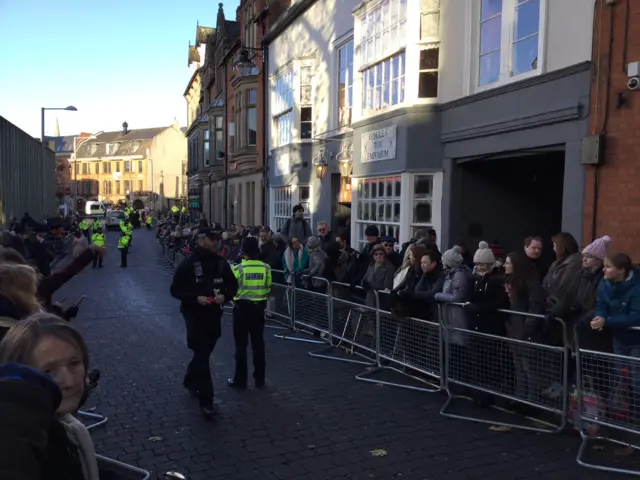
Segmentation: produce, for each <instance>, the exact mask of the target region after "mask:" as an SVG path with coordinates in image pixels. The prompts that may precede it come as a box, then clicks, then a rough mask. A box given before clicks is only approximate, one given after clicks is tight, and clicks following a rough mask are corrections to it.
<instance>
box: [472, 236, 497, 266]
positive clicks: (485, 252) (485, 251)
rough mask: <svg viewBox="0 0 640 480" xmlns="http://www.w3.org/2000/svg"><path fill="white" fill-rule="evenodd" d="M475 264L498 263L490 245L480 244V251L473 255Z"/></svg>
mask: <svg viewBox="0 0 640 480" xmlns="http://www.w3.org/2000/svg"><path fill="white" fill-rule="evenodd" d="M473 263H486V264H489V263H490V264H494V263H496V257H495V255H494V254H493V252H492V251H491V249H490V248H489V244H488V243H487V242H485V241H482V242H480V243H479V244H478V249H477V250H476V253H475V254H474V255H473Z"/></svg>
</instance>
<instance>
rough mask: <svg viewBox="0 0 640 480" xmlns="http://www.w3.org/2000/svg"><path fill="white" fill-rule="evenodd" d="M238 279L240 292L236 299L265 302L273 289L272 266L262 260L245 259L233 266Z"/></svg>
mask: <svg viewBox="0 0 640 480" xmlns="http://www.w3.org/2000/svg"><path fill="white" fill-rule="evenodd" d="M233 274H234V275H235V277H236V280H238V293H237V295H236V296H235V297H234V300H235V301H238V300H248V301H250V302H264V301H266V300H267V298H268V296H269V292H270V291H271V268H270V267H269V265H267V264H266V263H264V262H261V261H260V260H243V261H242V263H241V264H240V265H236V266H234V267H233Z"/></svg>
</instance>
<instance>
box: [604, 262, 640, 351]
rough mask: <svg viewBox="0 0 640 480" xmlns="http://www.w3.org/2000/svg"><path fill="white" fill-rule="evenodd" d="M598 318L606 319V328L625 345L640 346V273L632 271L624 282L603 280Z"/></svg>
mask: <svg viewBox="0 0 640 480" xmlns="http://www.w3.org/2000/svg"><path fill="white" fill-rule="evenodd" d="M595 316H596V317H603V318H604V319H605V322H604V326H605V328H608V329H611V331H612V332H613V338H614V339H615V340H616V341H618V342H620V343H623V344H625V345H640V330H630V329H629V327H640V271H638V270H632V271H631V273H630V274H629V276H628V277H627V279H626V280H625V281H624V282H616V283H613V282H611V281H609V280H606V279H605V280H603V281H601V282H600V286H599V287H598V298H597V301H596V312H595Z"/></svg>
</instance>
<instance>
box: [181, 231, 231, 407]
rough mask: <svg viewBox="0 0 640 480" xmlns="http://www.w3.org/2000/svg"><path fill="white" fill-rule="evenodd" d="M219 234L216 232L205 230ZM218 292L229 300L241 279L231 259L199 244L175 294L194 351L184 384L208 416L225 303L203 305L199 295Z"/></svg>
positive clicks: (188, 343)
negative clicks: (212, 365) (212, 360)
mask: <svg viewBox="0 0 640 480" xmlns="http://www.w3.org/2000/svg"><path fill="white" fill-rule="evenodd" d="M205 234H207V235H209V236H213V235H216V234H214V233H213V232H212V231H208V232H205ZM216 291H218V292H219V293H220V294H222V295H224V298H225V300H226V301H229V300H231V299H232V298H233V297H234V296H235V295H236V293H237V291H238V282H237V280H236V278H235V276H234V275H233V272H232V270H231V267H230V266H229V264H228V263H227V261H226V260H225V259H224V258H222V257H221V256H220V255H218V254H217V253H215V252H211V251H208V250H206V249H204V248H201V247H199V246H197V247H196V248H195V249H194V251H193V253H192V254H191V255H190V256H189V257H187V258H186V259H185V260H184V261H183V262H182V263H181V264H180V265H179V266H178V268H177V269H176V272H175V274H174V276H173V282H172V284H171V296H172V297H175V298H177V299H178V300H180V302H181V303H180V312H181V313H182V316H183V317H184V319H185V322H186V326H187V347H188V348H189V349H190V350H192V351H193V359H192V360H191V362H190V363H189V366H188V368H187V373H186V375H185V377H184V381H183V385H184V386H185V388H187V389H188V390H189V391H190V392H191V393H192V394H194V395H196V396H197V397H198V399H199V401H200V407H201V408H203V412H204V413H205V415H207V414H208V413H210V412H209V411H208V410H210V409H212V408H213V382H212V381H211V369H210V366H209V359H210V357H211V353H212V352H213V349H214V347H215V346H216V342H217V341H218V339H219V338H220V335H221V333H222V326H221V321H222V314H223V310H222V306H221V305H218V304H215V303H211V304H210V305H207V306H202V305H200V304H199V303H198V301H197V297H199V296H203V297H214V296H215V294H216Z"/></svg>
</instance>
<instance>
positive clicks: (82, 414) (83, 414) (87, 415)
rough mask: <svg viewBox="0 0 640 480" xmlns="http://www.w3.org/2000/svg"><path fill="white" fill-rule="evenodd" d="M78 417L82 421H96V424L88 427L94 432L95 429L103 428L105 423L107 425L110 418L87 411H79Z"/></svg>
mask: <svg viewBox="0 0 640 480" xmlns="http://www.w3.org/2000/svg"><path fill="white" fill-rule="evenodd" d="M76 416H77V417H78V418H80V419H90V420H95V422H93V423H91V424H89V425H86V427H87V430H93V429H94V428H98V427H101V426H102V425H104V424H105V423H107V420H108V418H107V417H106V416H105V415H100V414H99V413H93V412H87V411H86V410H78V413H77V414H76Z"/></svg>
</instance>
